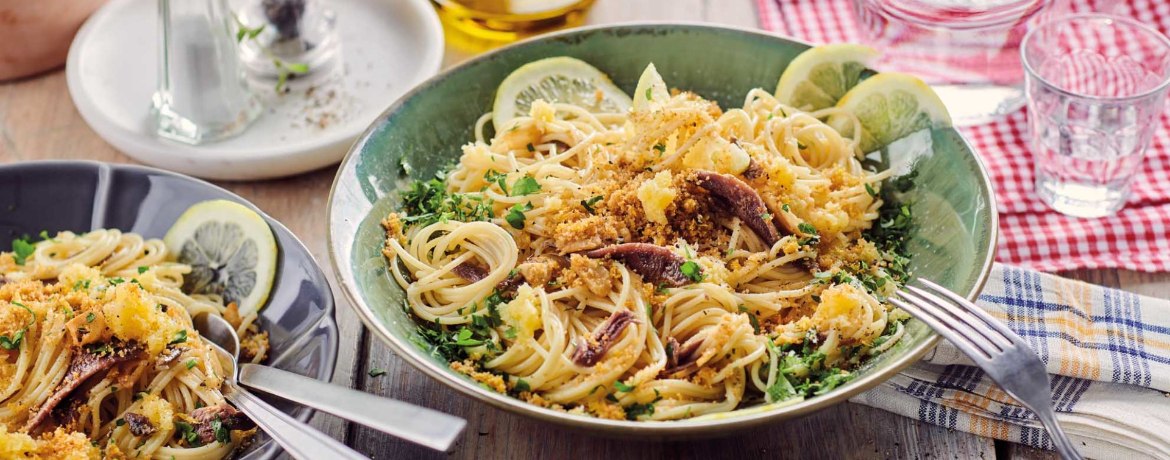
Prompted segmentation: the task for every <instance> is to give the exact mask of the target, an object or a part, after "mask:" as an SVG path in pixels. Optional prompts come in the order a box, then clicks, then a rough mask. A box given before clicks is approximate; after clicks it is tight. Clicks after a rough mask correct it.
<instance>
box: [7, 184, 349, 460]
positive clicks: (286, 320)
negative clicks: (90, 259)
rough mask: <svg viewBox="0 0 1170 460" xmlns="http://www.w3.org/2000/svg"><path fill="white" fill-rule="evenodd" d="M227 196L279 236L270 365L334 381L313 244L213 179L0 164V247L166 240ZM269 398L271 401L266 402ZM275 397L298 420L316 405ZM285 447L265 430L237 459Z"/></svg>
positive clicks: (329, 311)
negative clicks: (181, 221)
mask: <svg viewBox="0 0 1170 460" xmlns="http://www.w3.org/2000/svg"><path fill="white" fill-rule="evenodd" d="M216 199H220V200H230V201H235V202H237V203H240V204H242V205H244V206H247V207H248V208H250V209H252V210H253V211H256V212H257V213H259V214H260V215H261V216H263V217H264V220H266V221H268V225H269V226H270V227H272V231H273V233H274V234H275V236H276V244H277V247H278V248H279V249H280V253H279V255H278V257H277V261H276V279H275V282H274V284H273V286H272V293H271V294H270V295H269V297H268V303H267V304H266V305H265V307H264V308H263V309H262V310H260V319H259V321H260V327H261V328H262V329H263V330H265V331H268V337H269V341H270V345H271V349H270V350H269V353H268V362H267V363H266V364H268V365H271V366H274V367H278V368H280V369H284V370H286V371H291V372H296V373H298V374H301V375H305V376H309V377H313V378H315V379H318V380H324V381H329V380H330V379H331V378H332V377H333V365H334V363H335V361H336V360H337V324H336V323H335V322H334V320H333V293H332V291H330V289H329V283H328V281H326V279H325V274H324V273H322V272H321V268H320V267H318V266H317V262H316V261H315V260H313V256H312V255H311V254H310V253H309V250H308V249H305V246H304V245H303V244H301V242H300V241H299V240H297V237H296V236H294V235H293V234H292V232H290V231H289V230H288V229H287V228H285V227H284V225H281V224H280V222H277V221H276V220H275V219H273V218H271V217H269V216H268V215H266V214H264V212H263V211H261V210H260V209H259V208H257V207H256V206H255V205H253V204H251V203H249V202H247V201H245V200H244V199H243V198H240V197H239V196H237V195H235V194H233V193H231V192H228V191H227V190H224V189H222V188H219V187H216V186H214V185H211V184H209V183H207V182H204V181H201V180H198V179H192V178H190V177H187V176H183V175H179V174H175V173H171V172H166V171H162V170H159V169H154V168H147V167H142V166H130V165H113V164H106V163H99V162H94V161H38V162H27V163H19V164H11V165H4V166H0V248H9V247H11V244H12V240H13V239H16V238H20V237H22V236H24V235H36V234H38V233H40V232H41V231H42V230H45V231H48V232H49V234H54V233H56V232H59V231H64V230H69V231H72V232H74V233H78V234H80V233H85V232H88V231H90V230H95V229H99V228H116V229H119V230H122V231H124V232H134V233H138V234H140V235H142V236H144V237H146V238H162V237H163V236H164V235H165V234H166V232H167V230H168V229H170V228H171V224H173V223H174V222H175V220H176V219H178V218H179V215H181V214H182V213H183V212H184V211H186V210H187V208H188V207H190V206H191V205H193V204H195V203H198V202H200V201H206V200H216ZM266 399H267V398H266ZM269 402H271V403H273V405H274V406H276V407H277V408H279V409H280V410H282V411H284V412H286V413H289V414H292V415H293V416H295V417H296V418H298V419H300V420H302V421H303V420H308V419H309V417H310V416H312V414H313V413H312V410H310V409H308V408H305V407H302V406H297V405H295V404H292V403H288V402H286V401H283V400H279V399H270V400H269ZM279 452H280V447H279V446H277V445H276V443H275V442H272V440H271V439H270V438H269V437H268V436H267V435H264V434H263V433H261V434H260V437H259V438H258V439H257V442H254V443H252V445H251V446H249V448H248V449H247V450H246V451H245V452H243V453H242V454H241V455H240V456H239V458H241V459H248V460H260V459H270V458H275V457H276V455H277V454H278V453H279Z"/></svg>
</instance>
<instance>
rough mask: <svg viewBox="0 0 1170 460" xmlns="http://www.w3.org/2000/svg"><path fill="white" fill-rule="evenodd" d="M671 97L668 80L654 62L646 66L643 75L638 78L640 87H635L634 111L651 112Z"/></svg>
mask: <svg viewBox="0 0 1170 460" xmlns="http://www.w3.org/2000/svg"><path fill="white" fill-rule="evenodd" d="M668 99H670V91H669V90H667V89H666V82H664V81H662V75H659V74H658V69H656V68H654V63H650V65H648V66H646V70H643V71H642V76H641V77H640V78H638V87H637V88H635V89H634V111H635V112H650V111H653V110H655V109H658V108H661V107H662V106H663V105H664V104H666V101H667V100H668Z"/></svg>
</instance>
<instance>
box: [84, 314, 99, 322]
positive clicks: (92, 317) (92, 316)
mask: <svg viewBox="0 0 1170 460" xmlns="http://www.w3.org/2000/svg"><path fill="white" fill-rule="evenodd" d="M95 319H97V315H95V314H93V312H90V313H89V314H88V315H85V322H87V323H92V322H93V320H95Z"/></svg>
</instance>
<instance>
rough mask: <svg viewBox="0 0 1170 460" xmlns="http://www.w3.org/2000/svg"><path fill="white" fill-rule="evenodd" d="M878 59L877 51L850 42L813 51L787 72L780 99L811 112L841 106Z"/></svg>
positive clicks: (779, 89) (780, 86)
mask: <svg viewBox="0 0 1170 460" xmlns="http://www.w3.org/2000/svg"><path fill="white" fill-rule="evenodd" d="M877 57H878V52H877V50H875V49H873V48H870V47H868V46H863V45H854V44H850V43H839V44H832V45H822V46H817V47H813V48H810V49H808V50H806V51H805V52H803V53H800V55H798V56H796V59H793V60H792V62H791V63H789V64H788V67H787V68H786V69H784V73H783V74H781V75H780V83H779V84H777V85H776V99H777V100H779V101H780V102H782V103H784V104H787V105H790V106H792V107H795V108H798V109H801V110H807V111H813V110H820V109H823V108H825V107H832V106H834V105H837V101H838V100H840V99H841V97H842V96H844V95H845V93H846V92H847V91H849V90H850V89H851V88H853V87H854V86H857V82H858V81H860V80H861V76H862V74H863V72H865V70H866V69H867V68H868V67H869V65H870V64H871V63H872V62H873V61H874V60H875V59H876V58H877Z"/></svg>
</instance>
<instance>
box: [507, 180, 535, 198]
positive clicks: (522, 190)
mask: <svg viewBox="0 0 1170 460" xmlns="http://www.w3.org/2000/svg"><path fill="white" fill-rule="evenodd" d="M539 191H540V183H539V182H536V179H535V178H533V177H532V176H524V177H521V178H519V179H516V183H514V184H512V196H524V195H531V194H533V193H536V192H539Z"/></svg>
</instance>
